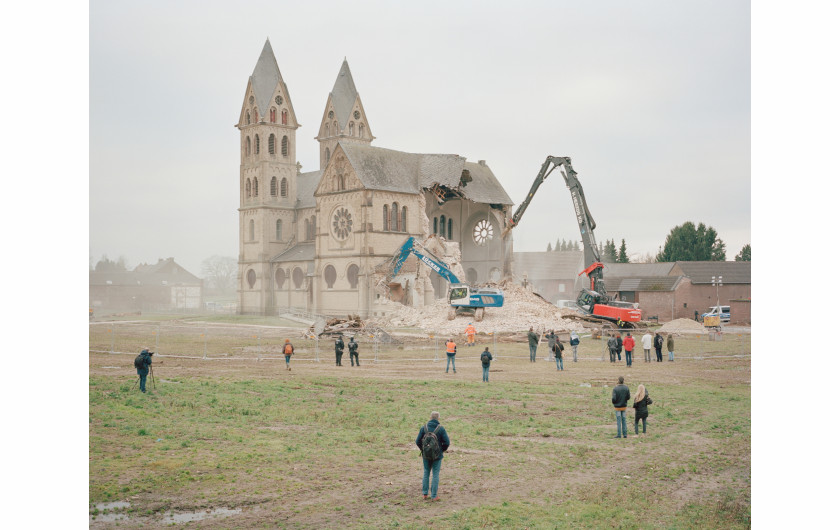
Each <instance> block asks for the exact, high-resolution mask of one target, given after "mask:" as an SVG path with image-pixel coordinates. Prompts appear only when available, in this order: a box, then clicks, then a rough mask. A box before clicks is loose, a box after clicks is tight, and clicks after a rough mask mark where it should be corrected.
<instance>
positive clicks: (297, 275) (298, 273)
mask: <svg viewBox="0 0 840 530" xmlns="http://www.w3.org/2000/svg"><path fill="white" fill-rule="evenodd" d="M292 281H293V282H295V289H300V287H301V285H303V271H302V270H300V267H295V270H294V271H292Z"/></svg>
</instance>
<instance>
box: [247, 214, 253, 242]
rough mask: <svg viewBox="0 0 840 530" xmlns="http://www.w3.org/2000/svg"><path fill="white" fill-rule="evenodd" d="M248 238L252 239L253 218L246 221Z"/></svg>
mask: <svg viewBox="0 0 840 530" xmlns="http://www.w3.org/2000/svg"><path fill="white" fill-rule="evenodd" d="M248 240H249V241H253V240H254V220H253V219H251V220H250V221H248Z"/></svg>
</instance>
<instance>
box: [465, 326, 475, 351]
mask: <svg viewBox="0 0 840 530" xmlns="http://www.w3.org/2000/svg"><path fill="white" fill-rule="evenodd" d="M464 334H465V335H466V336H467V346H475V326H473V325H472V322H470V323H469V324H468V325H467V329H466V330H465V331H464Z"/></svg>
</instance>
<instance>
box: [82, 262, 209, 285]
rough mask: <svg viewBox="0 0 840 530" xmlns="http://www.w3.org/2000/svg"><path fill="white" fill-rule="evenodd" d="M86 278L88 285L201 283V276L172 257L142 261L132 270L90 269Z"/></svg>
mask: <svg viewBox="0 0 840 530" xmlns="http://www.w3.org/2000/svg"><path fill="white" fill-rule="evenodd" d="M88 280H89V283H90V285H200V284H201V283H202V280H201V278H199V277H197V276H195V275H194V274H191V273H190V272H189V271H187V270H186V269H185V268H183V267H181V266H180V265H178V264H177V263H175V259H174V258H167V259H161V260H158V262H157V263H153V264H151V265H150V264H146V263H143V264H140V265H138V266H137V267H135V268H134V270H132V271H114V272H96V271H91V273H90V275H89V278H88ZM109 281H110V282H111V283H110V284H109V283H108V282H109ZM163 282H166V284H164V283H163Z"/></svg>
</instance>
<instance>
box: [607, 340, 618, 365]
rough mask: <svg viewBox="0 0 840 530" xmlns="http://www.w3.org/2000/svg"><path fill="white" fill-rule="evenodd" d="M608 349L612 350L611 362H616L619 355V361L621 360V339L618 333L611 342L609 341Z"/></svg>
mask: <svg viewBox="0 0 840 530" xmlns="http://www.w3.org/2000/svg"><path fill="white" fill-rule="evenodd" d="M607 348H608V349H609V350H610V362H611V363H614V362H615V356H616V354H618V360H619V361H620V360H621V337H620V336H619V335H618V333H616V334H615V335H613V336H612V337H610V340H608V341H607Z"/></svg>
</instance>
